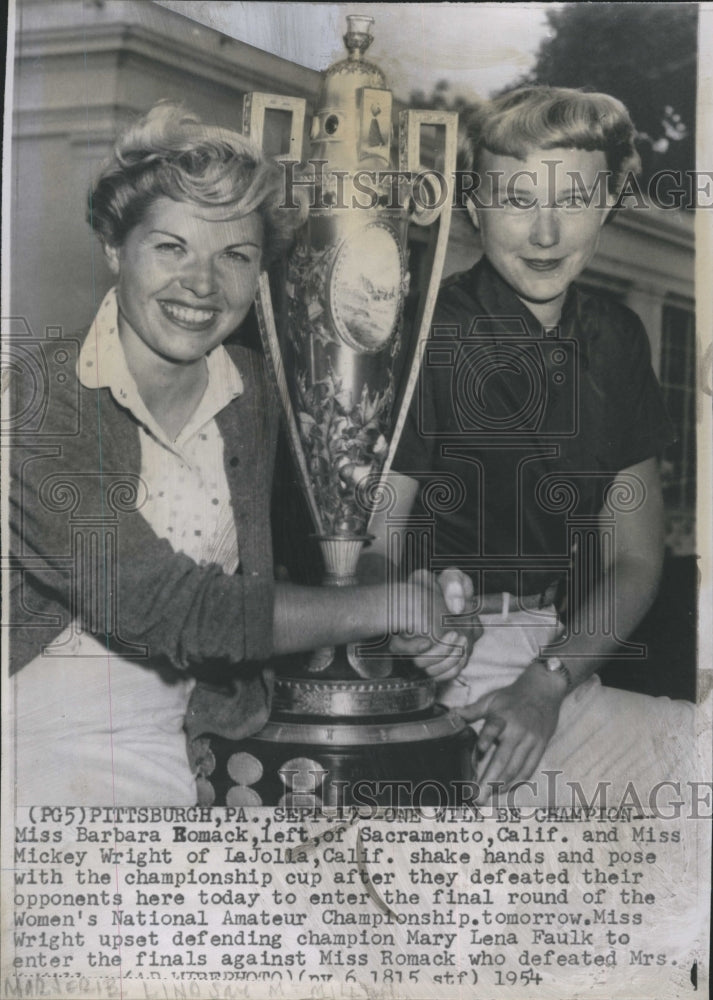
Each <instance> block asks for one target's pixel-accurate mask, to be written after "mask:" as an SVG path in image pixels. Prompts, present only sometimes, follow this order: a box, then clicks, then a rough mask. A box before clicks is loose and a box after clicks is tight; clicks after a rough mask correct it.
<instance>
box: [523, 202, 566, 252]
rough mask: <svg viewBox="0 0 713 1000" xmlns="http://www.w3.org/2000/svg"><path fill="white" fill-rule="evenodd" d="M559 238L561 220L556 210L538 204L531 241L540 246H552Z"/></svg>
mask: <svg viewBox="0 0 713 1000" xmlns="http://www.w3.org/2000/svg"><path fill="white" fill-rule="evenodd" d="M559 238H560V234H559V222H558V221H557V215H556V212H555V210H554V209H552V208H542V207H541V206H540V205H538V206H537V207H536V209H535V217H534V219H533V222H532V229H531V230H530V243H532V244H533V245H534V246H539V247H551V246H555V244H557V243H559Z"/></svg>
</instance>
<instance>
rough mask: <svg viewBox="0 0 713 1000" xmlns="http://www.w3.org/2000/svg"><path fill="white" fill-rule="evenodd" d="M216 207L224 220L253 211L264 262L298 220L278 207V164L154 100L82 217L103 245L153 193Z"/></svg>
mask: <svg viewBox="0 0 713 1000" xmlns="http://www.w3.org/2000/svg"><path fill="white" fill-rule="evenodd" d="M161 197H168V198H173V199H174V201H188V202H192V203H193V204H196V205H201V206H206V207H210V208H216V207H217V208H223V209H224V210H225V218H226V219H233V218H241V217H244V216H246V215H249V214H250V213H251V212H258V213H259V214H260V216H261V219H262V223H263V234H264V246H263V260H269V259H271V258H273V257H275V256H277V255H278V254H279V252H280V251H281V250H282V249H283V248H284V247H285V246H287V245H288V244H289V242H290V240H291V238H292V235H293V233H294V230H295V228H296V227H297V226H298V225H299V224H300V222H301V221H302V217H301V214H300V212H299V211H293V210H288V209H287V208H285V207H284V206H282V204H281V203H282V201H283V183H282V175H281V173H280V171H279V169H278V167H277V164H276V163H274V162H273V161H272V160H269V159H267V158H265V157H264V156H263V154H262V153H261V151H260V150H259V149H258V148H257V147H256V146H254V145H253V144H252V143H251V142H250V141H249V140H248V139H246V138H244V137H243V136H242V135H240V133H239V132H233V131H232V130H230V129H225V128H220V127H218V126H215V125H204V124H203V123H202V122H201V121H200V120H199V119H198V118H196V117H195V116H194V115H192V114H190V112H188V111H187V110H186V109H185V108H183V107H182V106H181V105H179V104H173V103H170V102H161V103H160V104H157V105H155V106H154V107H153V108H152V109H151V110H150V111H149V112H148V114H146V115H145V116H144V117H142V118H140V119H139V120H138V121H136V122H135V123H134V124H132V125H130V126H129V127H128V128H127V129H126V130H125V131H124V132H123V133H122V134H121V135H120V136H119V137H118V139H117V140H116V144H115V146H114V155H113V157H112V159H111V161H110V162H109V163H108V164H107V165H106V166H105V167H104V169H103V170H102V172H101V173H100V175H99V177H98V178H97V180H96V183H95V184H94V186H93V188H92V190H91V191H90V193H89V205H88V211H87V220H88V222H89V225H90V226H91V227H92V229H94V231H95V232H96V233H97V234H98V235H99V236H100V238H101V239H102V241H103V242H105V243H106V244H108V245H109V246H121V245H122V244H123V242H124V240H125V239H126V237H127V235H128V234H129V232H130V231H131V230H132V229H133V228H134V226H136V225H137V224H138V223H139V222H141V220H142V219H143V218H144V216H145V214H146V212H147V210H148V209H149V208H150V206H151V205H152V204H153V202H154V201H155V200H156V199H157V198H161Z"/></svg>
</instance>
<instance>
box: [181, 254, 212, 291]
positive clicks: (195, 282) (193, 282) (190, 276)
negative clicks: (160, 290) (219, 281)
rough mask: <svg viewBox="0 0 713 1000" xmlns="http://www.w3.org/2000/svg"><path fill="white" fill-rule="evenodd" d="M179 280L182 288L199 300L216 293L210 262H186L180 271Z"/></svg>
mask: <svg viewBox="0 0 713 1000" xmlns="http://www.w3.org/2000/svg"><path fill="white" fill-rule="evenodd" d="M179 280H180V283H181V286H182V287H183V288H185V289H186V290H187V291H190V292H193V294H194V295H197V296H199V297H200V298H206V297H207V296H208V295H212V294H213V293H214V292H215V291H216V280H215V273H214V268H213V262H212V261H210V260H205V261H202V260H193V261H188V262H186V265H185V266H184V267H183V268H182V269H181V274H180V279H179Z"/></svg>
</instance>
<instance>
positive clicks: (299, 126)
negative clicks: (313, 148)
mask: <svg viewBox="0 0 713 1000" xmlns="http://www.w3.org/2000/svg"><path fill="white" fill-rule="evenodd" d="M306 108H307V102H306V101H305V100H304V99H303V98H302V97H287V96H285V95H284V94H262V93H258V92H253V93H250V94H246V95H245V97H244V98H243V135H244V136H246V137H247V138H249V139H251V140H252V141H253V142H254V143H255V145H256V146H259V147H260V149H261V150H262V151H263V153H265V155H266V156H271V157H272V159H273V160H284V159H290V160H301V159H302V140H303V136H304V126H305V111H306ZM270 111H277V112H285V111H286V112H288V113H290V114H291V116H292V117H291V119H290V131H289V140H288V148H287V149H284V148H283V146H284V142H283V143H278V144H277V148H274V147H275V143H274V137H273V136H271V135H268V134H267V133H268V132H269V129H268V128H266V124H267V122H268V112H270Z"/></svg>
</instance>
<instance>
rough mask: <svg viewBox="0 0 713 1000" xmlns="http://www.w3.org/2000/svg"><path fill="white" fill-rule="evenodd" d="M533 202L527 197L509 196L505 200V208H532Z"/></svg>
mask: <svg viewBox="0 0 713 1000" xmlns="http://www.w3.org/2000/svg"><path fill="white" fill-rule="evenodd" d="M533 204H534V202H533V200H532V198H528V197H527V195H516V194H513V195H510V196H509V197H508V198H506V199H505V207H506V208H519V209H523V208H532V206H533Z"/></svg>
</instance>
